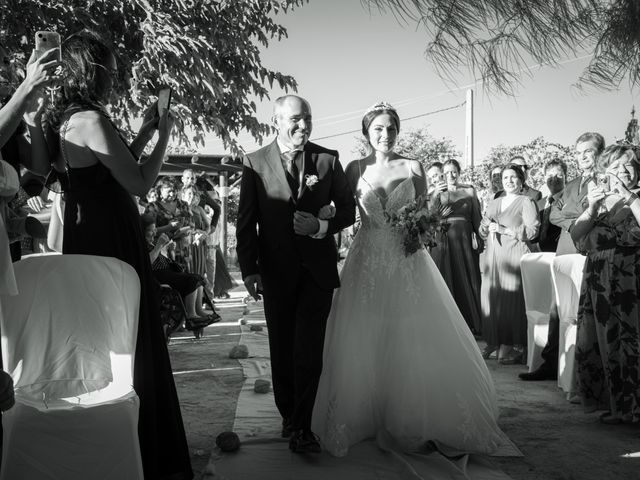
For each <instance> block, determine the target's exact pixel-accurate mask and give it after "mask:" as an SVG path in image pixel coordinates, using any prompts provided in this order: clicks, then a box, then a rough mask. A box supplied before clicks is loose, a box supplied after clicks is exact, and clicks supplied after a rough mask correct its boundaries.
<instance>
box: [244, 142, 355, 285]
mask: <svg viewBox="0 0 640 480" xmlns="http://www.w3.org/2000/svg"><path fill="white" fill-rule="evenodd" d="M280 155H281V154H280V149H279V148H278V144H277V142H276V141H274V142H273V143H271V144H270V145H267V146H266V147H263V148H261V149H260V150H258V151H256V152H253V153H250V154H249V155H247V156H246V157H245V158H244V161H243V163H244V165H243V171H242V181H241V193H240V205H239V207H238V222H237V226H236V237H237V252H238V260H239V263H240V269H241V271H242V276H243V278H245V277H246V276H247V275H251V274H256V273H260V274H262V275H263V276H268V277H269V278H273V277H274V275H289V274H295V273H296V272H297V271H298V269H299V268H300V266H303V267H305V268H306V269H308V270H309V272H310V273H311V275H312V276H313V278H314V280H315V281H316V283H317V284H318V285H319V286H320V287H322V288H325V289H333V288H337V287H338V286H339V285H340V281H339V277H338V269H337V260H338V253H337V249H336V244H335V241H334V239H333V234H334V233H337V232H339V231H340V230H342V229H343V228H345V227H348V226H349V225H351V224H353V222H354V220H355V200H354V197H353V194H352V192H351V188H350V187H349V184H348V182H347V178H346V176H345V174H344V171H343V169H342V166H341V165H340V161H339V160H338V152H336V151H334V150H328V149H326V148H323V147H320V146H319V145H315V144H313V143H310V142H308V143H307V144H306V145H305V146H304V155H303V160H302V168H300V188H299V189H298V195H297V196H294V195H293V194H292V191H291V188H290V186H289V183H287V179H286V174H285V170H284V167H283V165H282V160H281V156H280ZM316 180H317V182H316V183H314V182H315V181H316ZM294 197H295V198H294ZM331 202H333V203H334V206H335V208H336V213H335V216H334V217H333V218H332V219H330V220H329V224H328V230H327V233H326V235H325V237H324V238H322V239H316V238H312V237H309V236H303V235H296V234H295V233H294V231H293V215H294V212H295V211H296V210H300V211H305V212H309V213H311V214H313V215H315V216H317V215H318V211H319V210H320V208H322V207H323V206H324V205H328V204H330V203H331Z"/></svg>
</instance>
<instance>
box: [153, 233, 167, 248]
mask: <svg viewBox="0 0 640 480" xmlns="http://www.w3.org/2000/svg"><path fill="white" fill-rule="evenodd" d="M169 242H171V239H170V238H169V236H168V235H167V234H166V233H161V234H160V236H159V237H158V240H157V242H156V244H157V245H159V246H160V247H164V246H165V245H168V244H169Z"/></svg>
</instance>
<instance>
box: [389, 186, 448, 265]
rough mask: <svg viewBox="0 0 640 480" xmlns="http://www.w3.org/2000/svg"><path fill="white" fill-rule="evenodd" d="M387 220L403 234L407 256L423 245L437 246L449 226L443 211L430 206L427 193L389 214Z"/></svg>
mask: <svg viewBox="0 0 640 480" xmlns="http://www.w3.org/2000/svg"><path fill="white" fill-rule="evenodd" d="M387 222H388V223H389V224H390V225H391V226H392V227H393V228H395V229H396V230H398V231H400V233H401V234H402V237H403V244H404V245H403V246H404V253H405V255H406V256H407V257H408V256H409V255H412V254H414V253H416V252H417V251H418V250H420V248H421V247H422V246H423V245H426V246H427V247H435V246H436V245H437V244H438V242H439V241H440V240H441V237H442V235H445V234H446V233H447V229H448V228H449V224H448V223H447V222H446V221H445V215H443V212H442V211H441V210H438V209H434V208H430V207H429V202H428V200H427V196H426V195H420V196H419V197H418V198H416V199H415V200H413V201H412V202H410V203H408V204H407V205H405V206H404V207H402V208H400V209H399V210H398V211H397V212H395V213H392V214H389V215H388V216H387Z"/></svg>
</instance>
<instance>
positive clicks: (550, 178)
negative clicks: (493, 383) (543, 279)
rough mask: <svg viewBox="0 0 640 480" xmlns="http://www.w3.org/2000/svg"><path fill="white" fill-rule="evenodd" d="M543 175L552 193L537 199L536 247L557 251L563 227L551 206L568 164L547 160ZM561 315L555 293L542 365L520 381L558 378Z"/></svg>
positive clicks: (559, 196) (558, 199) (556, 201)
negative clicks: (557, 220)
mask: <svg viewBox="0 0 640 480" xmlns="http://www.w3.org/2000/svg"><path fill="white" fill-rule="evenodd" d="M544 178H545V180H546V184H547V188H548V189H549V196H548V197H545V198H543V199H541V200H540V201H538V219H539V220H540V231H539V234H538V238H537V241H536V242H535V244H536V246H537V249H538V250H539V251H541V252H553V253H556V249H557V248H558V240H559V239H560V234H561V232H562V229H561V228H560V227H558V226H557V225H554V224H553V223H551V221H550V218H549V217H550V215H551V209H552V207H553V206H554V205H555V204H557V203H558V202H559V201H560V198H561V197H562V192H563V190H564V184H565V180H566V178H567V165H566V163H564V162H563V161H562V160H558V159H554V160H550V161H548V162H547V163H546V164H545V166H544ZM559 325H560V318H559V317H558V306H557V305H556V298H555V295H553V296H552V299H551V305H550V307H549V329H548V332H547V344H546V345H545V347H544V348H543V349H542V353H541V356H542V360H543V361H542V364H541V365H540V366H539V367H538V368H537V369H536V370H534V371H532V372H524V373H520V374H518V377H520V379H521V380H527V381H530V380H555V379H556V378H558V348H559V338H558V336H559V333H560V332H559V328H558V326H559Z"/></svg>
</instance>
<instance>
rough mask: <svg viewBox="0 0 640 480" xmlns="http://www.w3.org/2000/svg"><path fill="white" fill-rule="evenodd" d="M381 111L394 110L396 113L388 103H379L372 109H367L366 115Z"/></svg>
mask: <svg viewBox="0 0 640 480" xmlns="http://www.w3.org/2000/svg"><path fill="white" fill-rule="evenodd" d="M379 110H392V111H394V112H395V111H396V109H395V108H393V105H391V104H390V103H388V102H378V103H376V104H375V105H372V106H371V107H369V108H368V109H367V111H366V112H364V114H365V115H366V114H367V113H371V112H377V111H379Z"/></svg>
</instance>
